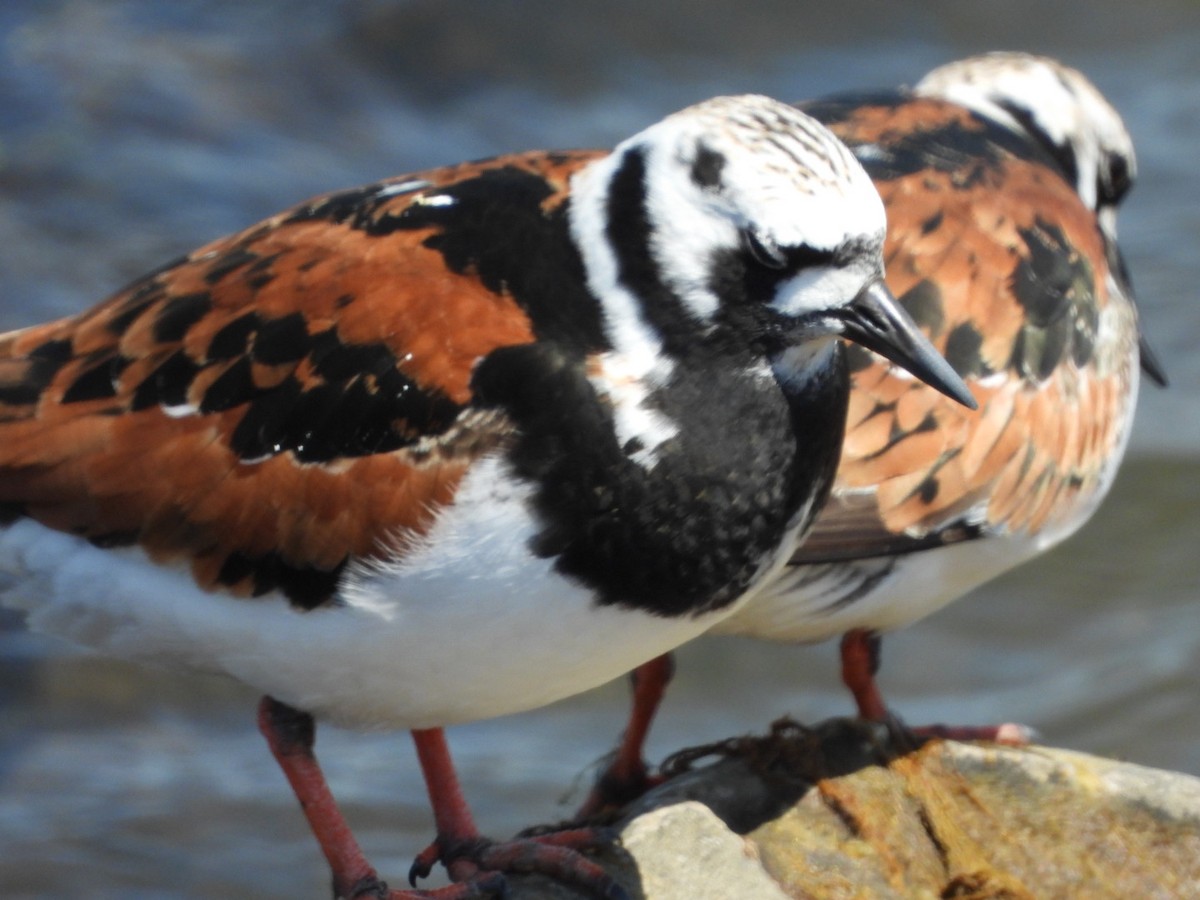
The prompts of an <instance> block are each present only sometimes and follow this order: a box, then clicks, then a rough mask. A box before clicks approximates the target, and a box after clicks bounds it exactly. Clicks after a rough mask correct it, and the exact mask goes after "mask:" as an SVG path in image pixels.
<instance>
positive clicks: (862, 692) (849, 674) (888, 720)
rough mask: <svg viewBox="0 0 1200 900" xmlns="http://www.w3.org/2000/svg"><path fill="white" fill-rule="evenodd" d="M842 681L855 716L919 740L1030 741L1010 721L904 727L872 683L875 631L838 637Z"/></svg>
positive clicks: (877, 653) (1029, 732)
mask: <svg viewBox="0 0 1200 900" xmlns="http://www.w3.org/2000/svg"><path fill="white" fill-rule="evenodd" d="M841 656H842V681H843V682H844V683H845V685H846V687H848V688H849V689H850V693H851V694H852V695H853V696H854V703H855V705H857V706H858V714H859V716H861V717H862V718H864V719H866V720H867V721H870V722H881V723H884V724H886V725H888V726H889V727H891V728H894V729H902V730H905V731H907V733H909V734H911V735H915V736H916V737H921V738H929V737H940V738H947V739H949V740H955V741H993V742H995V743H999V744H1010V745H1013V746H1023V745H1025V744H1028V743H1029V742H1030V741H1031V740H1033V737H1034V732H1033V729H1031V728H1029V727H1027V726H1025V725H1018V724H1015V723H1012V722H1005V723H1004V724H1002V725H921V726H918V727H916V728H905V726H903V725H902V724H901V723H900V720H899V718H897V716H896V715H895V714H893V713H892V712H891V710H889V709H888V707H887V704H886V703H885V702H884V700H883V695H882V694H881V693H880V691H879V685H878V683H877V682H876V680H875V677H876V675H878V674H879V664H880V661H881V658H882V640H881V638H880V636H879V634H878V633H877V632H874V631H871V630H869V629H866V628H855V629H852V630H851V631H848V632H846V634H845V635H843V636H842V645H841Z"/></svg>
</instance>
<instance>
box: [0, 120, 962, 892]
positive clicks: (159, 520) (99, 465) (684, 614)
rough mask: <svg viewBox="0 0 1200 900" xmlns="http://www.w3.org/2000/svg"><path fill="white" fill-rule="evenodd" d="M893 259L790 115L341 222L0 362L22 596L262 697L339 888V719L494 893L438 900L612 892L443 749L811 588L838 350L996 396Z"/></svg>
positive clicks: (519, 171) (655, 140)
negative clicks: (506, 819) (928, 320)
mask: <svg viewBox="0 0 1200 900" xmlns="http://www.w3.org/2000/svg"><path fill="white" fill-rule="evenodd" d="M883 236H884V213H883V207H882V204H881V203H880V201H879V197H878V195H877V193H876V192H875V190H874V188H873V187H872V185H871V182H870V180H869V178H868V177H867V175H866V174H865V172H864V171H863V170H862V168H861V166H860V165H859V164H858V163H857V162H855V160H854V159H853V157H852V156H851V155H850V154H849V152H848V151H847V150H846V148H845V147H844V146H843V145H842V144H840V143H839V142H838V141H837V140H836V139H835V138H834V137H833V136H832V135H831V134H830V133H829V132H828V131H827V130H826V129H825V128H823V127H822V126H820V125H819V124H817V123H816V122H815V121H813V120H812V119H811V118H809V117H808V116H806V115H804V114H802V113H799V112H797V111H796V110H794V109H793V108H791V107H789V106H786V105H783V104H779V103H776V102H775V101H772V100H768V99H766V98H763V97H737V98H718V99H716V100H712V101H709V102H706V103H703V104H700V105H698V106H695V107H692V108H690V109H687V110H685V111H683V112H681V113H678V114H676V115H673V116H670V117H668V118H667V119H665V120H663V121H662V122H659V123H658V124H656V125H654V126H652V127H650V128H649V129H647V130H646V131H644V132H642V133H640V134H638V135H636V136H635V137H633V138H630V139H629V140H627V141H625V142H624V143H622V144H621V145H619V146H618V147H617V148H616V150H615V151H613V152H611V153H601V152H561V153H542V152H533V153H527V154H520V155H513V156H507V157H501V158H497V159H492V160H487V161H483V162H477V163H466V164H463V165H458V166H451V167H447V168H443V169H438V170H434V171H430V172H423V173H419V174H414V175H406V176H402V177H398V178H393V179H390V180H387V181H384V182H381V183H378V184H373V185H370V186H368V187H364V188H361V189H358V190H351V191H345V192H342V193H336V194H330V195H328V196H323V197H318V198H316V199H314V200H311V201H309V202H307V203H304V204H302V205H300V206H297V207H295V208H293V209H291V210H289V211H287V212H284V213H281V214H280V215H277V216H275V217H273V218H270V219H268V220H266V221H265V222H262V223H261V224H258V225H255V226H252V227H251V228H249V229H247V230H245V231H243V232H241V233H239V234H236V235H233V236H231V237H227V238H224V239H222V240H219V241H216V242H215V243H212V244H210V245H208V246H206V247H203V248H201V249H199V250H197V251H195V252H194V253H191V254H189V255H188V256H186V257H184V258H182V259H179V260H176V261H175V262H172V263H170V264H168V265H166V266H164V267H162V268H160V269H158V270H157V271H155V272H152V273H150V274H149V275H147V276H145V277H144V278H142V279H140V280H138V281H136V282H135V283H133V284H132V285H131V286H129V287H128V288H126V289H125V290H123V291H121V292H119V293H118V294H116V295H115V296H113V297H112V298H110V299H109V300H107V301H105V302H104V303H102V304H101V305H99V306H97V307H95V308H94V309H92V310H90V311H88V312H85V313H83V314H81V315H78V316H75V317H73V318H70V319H66V320H62V321H59V322H53V323H50V324H47V325H42V326H39V327H34V328H29V329H26V330H23V331H18V332H14V333H11V334H7V335H4V336H0V516H2V519H3V522H4V523H5V526H6V527H4V530H3V532H2V533H0V572H5V573H8V574H9V575H10V576H16V578H17V586H16V587H15V588H14V589H13V590H12V591H11V592H10V593H9V594H8V595H7V597H6V598H5V599H6V600H7V601H8V602H9V603H13V604H15V605H18V606H20V607H21V608H24V609H25V610H26V611H27V612H28V618H29V621H30V623H31V624H32V625H33V626H35V627H37V628H40V629H43V630H46V631H50V632H54V633H58V634H61V635H64V636H66V637H68V638H71V639H73V640H76V641H78V642H81V643H84V644H87V645H90V646H92V647H95V648H98V649H100V650H102V651H105V652H108V653H113V654H117V655H120V656H124V657H128V658H133V659H138V660H147V661H152V662H159V663H166V664H171V665H186V666H191V667H195V668H200V669H207V670H215V671H218V672H224V673H227V674H230V675H232V676H234V677H236V678H239V679H241V680H242V681H244V682H246V683H248V684H250V685H252V686H253V687H255V688H257V689H258V690H261V691H263V692H264V694H265V695H266V697H265V698H264V700H263V703H262V705H261V707H260V717H259V721H260V727H261V728H262V730H263V732H264V734H265V735H266V737H267V739H268V742H269V744H270V747H271V750H272V752H273V753H274V754H275V756H276V758H277V759H278V761H279V763H280V765H281V766H282V768H283V770H284V772H285V774H286V775H287V777H288V779H289V781H290V782H291V783H292V785H293V787H294V788H295V790H296V793H297V796H298V797H299V798H300V800H301V802H302V805H303V807H304V810H305V813H306V815H307V817H308V819H309V823H310V825H311V826H312V828H313V831H314V833H315V834H316V836H317V838H318V840H319V842H320V844H321V847H322V850H323V851H324V853H325V855H326V857H327V858H328V860H329V862H330V865H331V867H332V869H333V873H334V884H335V888H336V891H337V894H338V895H339V896H343V897H356V896H372V897H375V896H383V895H384V894H385V892H386V891H385V888H384V886H383V883H382V882H381V881H380V880H379V879H378V877H377V875H376V874H375V872H374V870H373V869H372V868H371V867H370V866H369V865H368V863H367V862H366V860H365V858H364V857H363V854H362V853H361V852H360V850H359V848H358V846H357V845H356V843H355V842H354V839H353V837H352V836H351V835H350V832H349V830H348V828H347V827H346V825H345V822H344V821H343V820H342V819H341V817H340V814H339V813H338V812H337V808H336V806H335V805H334V803H333V800H332V798H331V797H330V795H329V792H328V789H327V788H326V786H325V783H324V780H323V778H322V776H321V773H320V769H319V768H318V767H317V764H316V760H315V758H314V756H313V754H312V741H313V718H312V716H314V715H315V716H320V717H323V718H327V719H332V720H335V721H339V722H342V723H345V724H348V725H351V726H359V727H371V728H378V727H391V728H408V729H412V730H413V735H414V738H415V742H416V747H417V752H418V755H419V757H420V761H421V766H422V769H423V772H424V774H425V778H426V781H427V783H428V786H429V791H430V796H431V800H432V804H433V807H434V815H435V819H436V825H437V838H436V840H435V842H434V844H433V845H432V846H431V847H430V848H429V849H428V850H427V851H425V852H423V853H422V854H421V855H420V856H419V857H418V860H417V862H416V863H415V864H414V874H415V875H420V874H423V873H426V872H428V870H429V869H430V868H431V866H432V865H433V863H434V862H435V861H438V860H440V861H442V862H443V863H445V864H446V866H447V868H448V869H449V870H450V873H451V876H452V877H453V878H454V879H455V880H457V881H465V882H467V883H466V884H464V885H462V886H461V889H451V892H450V893H448V894H442V893H439V896H455V897H457V896H477V892H478V891H488V890H492V889H498V883H497V878H498V876H497V874H496V873H497V872H502V871H505V870H521V871H528V870H531V869H532V870H540V871H545V872H549V873H552V874H556V875H558V876H560V877H564V878H568V879H571V880H573V881H575V882H577V883H580V884H582V885H584V886H586V887H588V888H589V889H591V890H593V891H594V892H596V893H599V894H601V895H604V896H612V897H616V896H623V892H622V891H621V890H620V889H619V888H618V887H617V886H616V885H615V884H614V883H612V882H611V881H610V880H609V879H608V878H607V877H606V876H604V875H603V874H602V873H601V872H600V871H599V870H598V869H597V868H596V867H594V866H593V865H592V864H590V863H589V862H587V861H586V860H585V859H583V858H582V857H581V856H579V855H578V854H577V853H576V852H574V850H573V849H571V848H572V847H578V846H582V845H585V844H586V843H587V842H588V841H589V840H592V839H593V835H591V834H589V833H580V834H575V833H567V834H558V835H551V836H548V837H542V838H536V839H529V840H525V841H518V842H512V843H509V844H499V845H497V844H490V843H488V842H485V841H482V840H481V839H480V838H479V835H478V833H477V831H476V830H475V826H474V824H473V822H472V821H471V817H470V813H469V811H468V809H467V805H466V803H465V801H464V799H463V797H462V794H461V792H460V790H459V787H458V784H457V781H456V779H455V775H454V770H453V767H452V764H451V762H450V757H449V753H448V750H447V748H446V744H445V741H444V738H443V736H442V731H441V728H442V726H444V725H449V724H452V723H456V722H462V721H465V720H472V719H480V718H485V717H490V716H496V715H501V714H504V713H509V712H514V711H517V710H523V709H528V708H531V707H534V706H538V705H541V704H545V703H548V702H550V701H553V700H556V699H558V698H560V697H564V696H567V695H569V694H573V693H576V692H578V691H581V690H584V689H586V688H589V687H592V686H594V685H597V684H600V683H601V682H604V681H607V680H609V679H611V678H613V677H616V676H618V675H620V674H621V673H623V672H626V671H628V670H629V669H631V668H632V667H634V666H636V665H638V664H639V663H643V662H645V661H646V660H648V659H651V658H653V657H655V656H656V655H658V654H661V653H664V652H666V651H668V650H670V649H671V648H672V647H674V646H676V645H678V644H680V643H682V642H683V641H686V640H688V639H689V638H692V637H694V636H696V635H698V634H700V633H701V632H702V631H704V630H706V629H707V628H708V627H710V626H711V625H713V624H714V623H715V622H717V621H718V620H719V619H721V618H723V617H725V616H727V615H729V614H730V613H731V612H732V611H733V610H734V609H735V608H736V605H737V603H738V602H739V599H740V598H742V597H743V595H745V594H746V592H747V590H748V589H750V588H751V587H752V586H754V585H755V584H756V583H757V582H759V581H760V580H761V579H763V578H765V577H766V576H767V575H769V574H770V573H771V572H772V571H773V570H775V569H777V568H778V567H779V566H781V565H783V564H784V562H785V561H786V557H787V554H788V553H789V552H790V550H791V548H792V546H793V545H794V543H795V541H796V540H797V538H798V536H799V534H800V533H801V532H802V531H803V530H804V529H805V528H806V527H807V526H808V525H809V524H810V522H811V519H812V516H813V514H814V512H815V509H816V507H817V506H818V505H819V503H820V501H821V500H823V499H824V496H825V494H826V493H827V491H828V487H829V484H830V482H831V480H832V476H833V472H834V469H835V466H836V460H837V454H838V452H839V448H840V445H841V438H842V428H843V424H844V417H845V409H846V396H847V393H848V379H847V374H846V368H845V363H844V353H843V349H842V345H841V343H840V342H839V341H838V340H836V339H835V338H836V336H838V335H842V336H846V337H849V338H852V339H855V340H858V341H860V342H862V343H863V344H864V345H865V346H868V347H871V348H872V349H874V350H877V351H879V352H882V353H883V354H885V355H886V356H888V357H889V358H892V359H894V360H896V361H897V363H898V364H901V365H905V366H908V367H909V368H910V369H911V370H912V371H913V372H914V373H916V374H917V375H918V376H919V377H922V378H925V379H928V380H929V381H930V382H931V383H934V384H936V385H938V387H939V388H940V389H942V390H945V391H947V392H948V393H951V394H954V395H956V396H957V397H958V398H959V399H960V400H962V401H963V402H968V403H969V402H971V398H970V395H969V394H968V393H967V391H966V388H965V386H964V385H963V384H962V383H961V381H959V380H958V378H957V376H955V375H954V373H953V372H952V371H951V370H950V369H949V367H948V366H947V365H946V364H945V361H944V360H942V359H941V358H940V357H939V356H937V354H936V353H935V352H934V351H933V349H932V348H931V347H930V346H929V344H928V343H927V342H926V341H925V339H924V338H923V337H921V336H920V332H919V331H918V330H917V329H916V327H915V325H913V323H912V322H911V320H910V319H909V318H908V317H907V316H906V315H905V314H904V313H903V312H902V311H901V310H900V309H899V307H897V306H896V305H895V302H894V300H893V298H892V297H891V296H890V295H889V294H888V292H887V290H886V288H884V286H883V282H882V255H881V249H882V244H883ZM392 896H395V897H398V896H406V894H401V893H399V892H396V893H393V894H392ZM412 896H420V895H419V894H412Z"/></svg>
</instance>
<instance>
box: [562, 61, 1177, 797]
mask: <svg viewBox="0 0 1200 900" xmlns="http://www.w3.org/2000/svg"><path fill="white" fill-rule="evenodd" d="M803 108H804V109H806V110H807V111H808V112H810V113H811V114H812V115H814V116H816V117H817V118H819V119H821V120H822V121H824V122H825V123H826V124H828V125H829V126H830V128H832V129H833V130H834V132H835V133H836V134H838V136H839V137H841V138H842V139H843V140H844V141H846V142H847V144H848V145H849V146H850V147H851V149H852V150H853V152H854V153H855V155H856V156H857V157H858V158H859V160H860V161H861V162H862V163H863V165H864V166H865V167H866V169H867V171H868V172H869V173H870V175H871V177H872V178H873V179H874V180H875V183H876V185H877V187H878V188H879V190H880V194H881V196H883V198H884V202H885V204H886V206H887V210H888V240H887V244H886V245H885V249H884V255H885V259H886V260H887V276H888V284H889V286H890V287H891V288H892V290H893V291H894V292H895V293H896V295H897V296H898V297H899V299H900V302H901V304H902V305H903V306H904V307H905V308H906V309H907V310H908V311H909V312H910V313H911V314H912V315H913V317H914V318H915V319H916V320H917V321H918V322H919V323H920V324H921V325H922V327H923V328H925V330H926V331H927V333H928V334H929V336H930V338H931V339H932V340H933V342H934V343H935V345H936V346H938V347H939V348H940V349H941V350H942V351H943V352H944V353H945V354H946V358H947V359H948V360H949V361H950V363H951V364H952V365H953V366H954V367H955V369H956V370H957V371H958V372H959V374H961V375H962V376H963V378H964V379H965V380H966V381H967V383H968V384H969V385H970V386H971V390H972V393H973V394H974V395H975V397H976V399H977V400H978V401H979V407H980V408H979V410H978V412H971V411H968V410H965V409H962V408H960V407H957V406H955V405H954V404H951V403H945V402H943V400H942V398H941V397H939V396H937V395H936V394H934V393H933V392H931V391H929V390H927V389H925V388H924V387H923V386H922V385H920V384H918V383H916V382H914V381H913V380H912V379H911V378H910V377H908V376H907V375H906V374H905V373H903V372H900V371H898V370H896V369H894V368H893V367H891V366H889V365H888V364H887V363H886V361H881V360H879V359H878V358H876V357H872V356H871V355H869V354H867V353H865V352H863V351H859V350H853V351H852V360H851V367H852V370H853V375H852V383H853V388H852V393H851V401H850V414H849V420H848V424H847V433H846V440H845V446H844V450H843V456H842V461H841V464H840V467H839V471H838V477H837V481H836V483H835V485H834V488H833V493H832V496H831V499H830V501H829V503H828V504H827V505H826V506H825V507H824V509H823V510H822V511H821V513H820V514H819V516H818V518H817V522H816V524H815V525H814V527H813V529H812V531H811V532H810V533H809V534H808V536H807V537H806V538H805V539H804V540H803V541H802V543H801V545H800V546H799V548H798V549H797V551H796V553H795V554H794V555H793V557H792V560H791V562H790V564H789V566H788V567H787V568H786V569H785V570H784V571H783V572H781V573H780V575H779V576H778V577H777V578H775V579H774V580H773V582H772V583H771V584H770V585H768V586H765V587H763V588H762V589H761V590H759V591H757V592H756V595H755V597H754V598H753V599H752V600H751V602H749V603H748V604H747V605H745V606H744V607H742V608H741V609H740V610H739V611H738V612H737V613H736V614H735V615H734V616H732V617H730V618H729V619H727V620H725V621H723V622H721V623H720V624H718V626H717V627H716V628H715V631H717V632H724V633H732V634H743V635H750V636H754V637H759V638H768V639H772V640H780V641H796V642H809V641H819V640H824V639H827V638H830V637H834V636H836V635H843V636H844V637H843V641H842V646H841V653H842V672H843V679H844V681H845V683H846V684H847V686H848V687H850V689H851V691H852V692H853V694H854V697H855V700H856V704H857V706H858V711H859V713H860V715H862V716H863V717H865V718H869V719H875V720H881V721H889V720H891V715H890V713H889V711H888V710H887V708H886V706H885V704H884V702H883V700H882V698H881V696H880V694H879V691H878V689H877V686H876V684H875V679H874V676H875V672H876V670H877V668H878V665H879V633H880V632H882V631H888V630H892V629H896V628H901V627H903V626H905V625H908V624H910V623H912V622H914V621H916V620H917V619H920V618H922V617H923V616H926V615H928V614H930V613H931V612H934V611H936V610H937V609H940V608H941V607H942V606H944V605H946V604H947V603H949V602H951V601H952V600H954V599H956V598H958V597H960V596H962V595H963V594H965V593H966V592H968V591H970V590H971V589H973V588H975V587H977V586H978V585H980V584H982V583H984V582H985V581H987V580H989V579H991V578H993V577H995V576H997V575H999V574H1001V573H1002V572H1004V571H1006V570H1008V569H1010V568H1012V567H1013V566H1016V565H1018V564H1020V563H1021V562H1023V561H1025V560H1028V559H1030V558H1031V557H1033V556H1035V555H1037V554H1039V553H1042V552H1044V551H1045V550H1047V549H1049V548H1050V547H1053V546H1054V545H1055V544H1057V543H1059V542H1061V541H1062V540H1063V539H1065V538H1066V537H1068V536H1069V535H1071V534H1072V533H1074V532H1075V531H1076V530H1077V529H1078V528H1079V527H1080V526H1081V525H1082V524H1083V523H1084V522H1085V521H1087V519H1088V518H1089V517H1090V516H1091V515H1092V513H1093V512H1094V511H1095V510H1096V508H1097V506H1098V505H1099V503H1100V501H1101V500H1102V499H1103V497H1104V495H1105V494H1106V493H1107V491H1108V489H1109V487H1110V486H1111V484H1112V479H1113V476H1114V475H1115V473H1116V469H1117V466H1118V464H1119V463H1120V460H1121V457H1122V455H1123V453H1124V449H1125V445H1126V442H1127V440H1128V438H1129V432H1130V426H1131V423H1132V418H1133V411H1134V405H1135V401H1136V397H1137V387H1138V364H1139V359H1140V361H1141V364H1142V366H1143V368H1145V369H1146V371H1147V372H1148V373H1149V374H1150V375H1151V377H1153V378H1154V380H1156V381H1158V382H1160V383H1164V382H1165V379H1164V378H1163V375H1162V372H1161V369H1160V367H1159V365H1158V364H1157V362H1156V361H1155V359H1154V357H1153V355H1152V354H1151V353H1150V351H1149V349H1148V348H1147V347H1146V346H1145V343H1144V341H1143V342H1141V348H1140V353H1139V341H1140V338H1139V332H1138V322H1137V315H1136V311H1135V308H1134V304H1133V294H1132V290H1131V287H1130V285H1129V281H1128V277H1127V274H1126V271H1125V266H1124V263H1123V261H1122V259H1121V256H1120V252H1119V250H1118V247H1117V243H1116V207H1117V204H1118V203H1119V202H1120V200H1121V199H1122V198H1123V197H1124V195H1125V193H1126V192H1127V190H1128V189H1129V187H1130V185H1131V184H1132V180H1133V178H1134V175H1135V172H1136V164H1135V158H1134V152H1133V144H1132V140H1131V139H1130V137H1129V134H1128V132H1127V131H1126V129H1125V126H1124V124H1123V122H1122V121H1121V118H1120V116H1119V115H1118V114H1117V112H1116V111H1115V110H1114V109H1113V107H1112V106H1111V105H1110V104H1109V103H1108V102H1107V101H1106V100H1105V99H1104V98H1103V97H1102V96H1101V94H1100V93H1099V91H1098V90H1097V89H1096V88H1095V87H1094V86H1093V85H1092V84H1091V83H1090V82H1089V81H1088V80H1087V79H1086V78H1085V77H1084V76H1083V75H1082V74H1080V73H1079V72H1077V71H1075V70H1074V69H1071V68H1068V67H1067V66H1065V65H1062V64H1061V63H1059V62H1057V61H1055V60H1051V59H1047V58H1044V57H1035V56H1030V55H1027V54H1021V53H992V54H987V55H984V56H980V57H973V58H970V59H966V60H961V61H958V62H955V63H951V64H949V65H947V66H944V67H941V68H939V69H936V70H934V71H933V72H931V73H930V74H929V75H927V76H926V77H925V78H924V79H922V80H921V82H920V83H919V84H918V85H917V86H916V88H915V89H914V90H913V91H911V92H909V91H901V92H889V93H878V94H870V95H854V96H845V97H836V98H833V99H829V100H824V101H818V102H815V103H808V104H803ZM670 675H671V666H670V663H669V661H666V660H655V661H653V662H651V663H648V664H646V665H645V666H643V667H641V668H640V669H639V670H638V671H637V672H636V673H635V675H634V685H635V690H634V698H635V702H634V710H633V715H632V718H631V722H630V724H629V727H628V728H627V731H626V735H625V737H624V738H623V741H622V744H621V747H620V749H619V751H618V754H617V757H616V759H615V761H614V762H613V764H612V767H611V769H610V770H609V771H608V772H606V773H605V774H604V775H603V776H602V782H601V785H600V790H599V792H598V793H597V794H594V795H593V796H592V797H591V798H589V801H588V802H587V803H586V804H585V811H586V810H590V809H592V808H594V807H596V806H597V805H598V804H602V803H606V802H616V801H619V799H621V797H622V796H623V795H625V794H628V793H629V792H636V791H637V790H639V789H640V787H641V785H642V783H643V778H644V777H645V769H644V765H643V763H642V755H641V742H642V740H643V739H644V735H645V733H646V731H647V729H648V728H649V723H650V720H651V718H652V717H653V715H654V711H655V709H656V707H657V704H658V703H659V701H660V699H661V696H662V693H663V690H664V689H665V686H666V682H667V681H668V680H669V678H670ZM917 730H918V731H924V732H935V733H941V734H951V735H955V736H961V737H989V738H998V739H1001V740H1023V739H1025V738H1026V732H1025V730H1024V729H1022V728H1021V727H1020V726H1015V725H1003V726H994V727H981V728H961V727H960V728H946V727H943V726H929V727H926V728H923V729H917Z"/></svg>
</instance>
